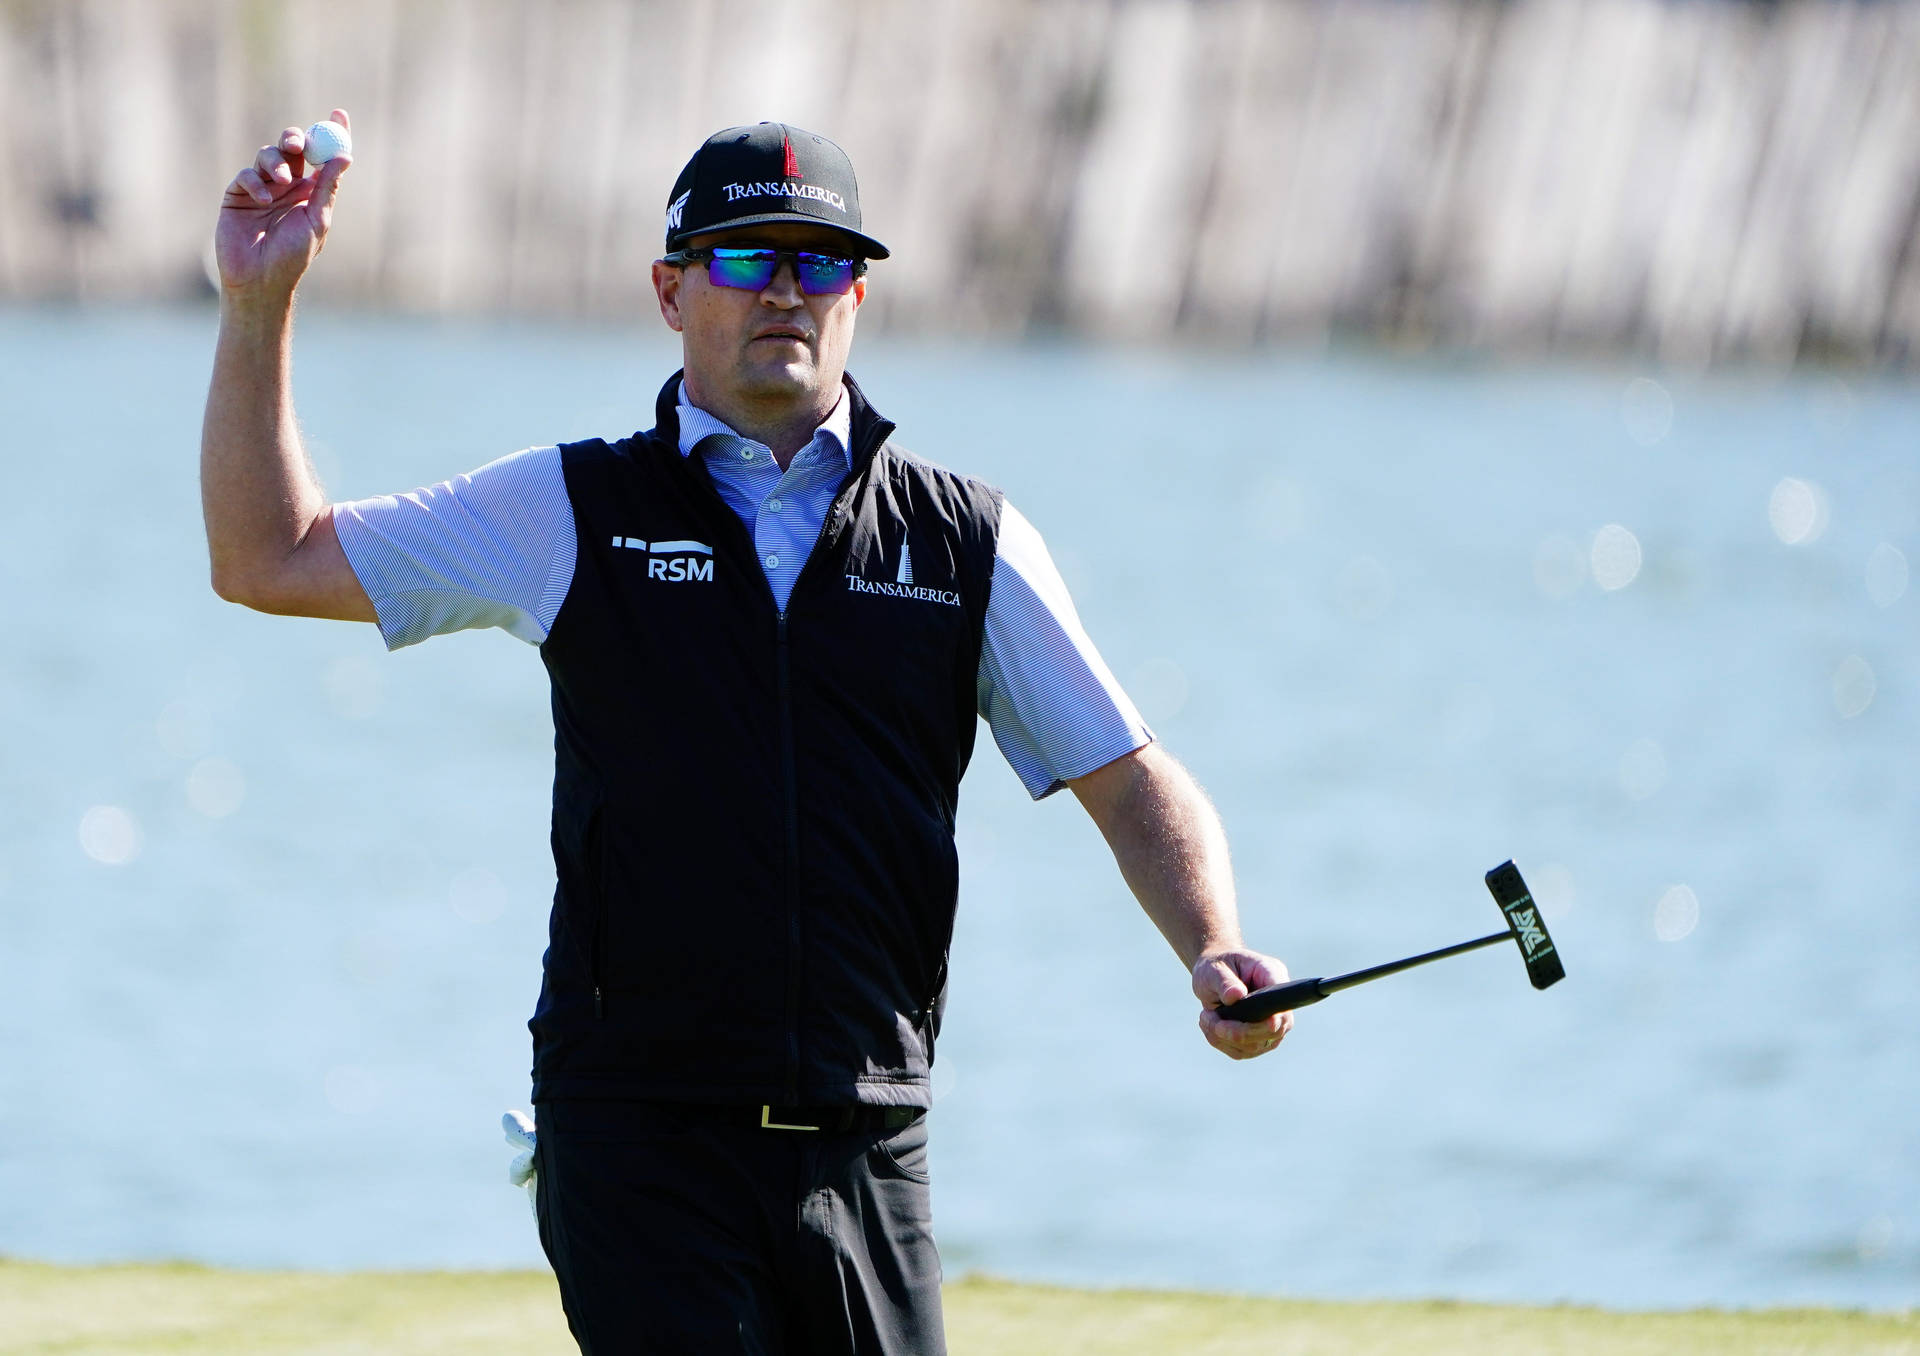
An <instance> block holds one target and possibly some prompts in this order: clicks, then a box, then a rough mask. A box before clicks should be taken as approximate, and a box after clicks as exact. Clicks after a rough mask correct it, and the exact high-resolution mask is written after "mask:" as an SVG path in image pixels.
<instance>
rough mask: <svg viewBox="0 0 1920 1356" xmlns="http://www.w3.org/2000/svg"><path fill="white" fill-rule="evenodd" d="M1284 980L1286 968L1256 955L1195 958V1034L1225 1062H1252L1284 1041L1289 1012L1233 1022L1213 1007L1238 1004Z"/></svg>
mask: <svg viewBox="0 0 1920 1356" xmlns="http://www.w3.org/2000/svg"><path fill="white" fill-rule="evenodd" d="M1287 977H1288V976H1287V967H1286V966H1284V965H1282V964H1281V963H1280V962H1279V961H1277V960H1275V959H1274V958H1273V957H1272V956H1263V955H1261V954H1260V953H1259V952H1258V951H1243V950H1238V949H1235V950H1231V951H1214V952H1209V953H1208V954H1206V955H1204V956H1202V957H1200V959H1199V960H1198V961H1196V962H1195V963H1194V967H1193V993H1194V997H1196V998H1198V999H1199V1000H1200V1031H1201V1034H1202V1035H1204V1036H1205V1037H1206V1038H1207V1042H1208V1044H1210V1045H1212V1046H1213V1048H1214V1049H1216V1050H1218V1051H1219V1052H1220V1053H1221V1054H1223V1055H1226V1056H1227V1057H1228V1058H1230V1059H1252V1058H1254V1057H1255V1056H1256V1055H1264V1054H1266V1053H1267V1051H1269V1050H1271V1049H1273V1048H1274V1047H1275V1046H1276V1045H1278V1044H1280V1042H1281V1041H1283V1040H1285V1039H1286V1036H1287V1033H1288V1032H1289V1031H1291V1030H1293V1014H1292V1013H1291V1012H1276V1013H1274V1014H1273V1016H1271V1017H1268V1018H1266V1019H1265V1020H1264V1021H1258V1022H1235V1021H1232V1020H1229V1019H1228V1018H1225V1017H1222V1016H1221V1015H1220V1014H1219V1013H1218V1012H1216V1011H1215V1009H1216V1008H1218V1007H1220V1006H1221V1005H1222V1004H1225V1003H1237V1002H1239V1001H1240V1000H1241V999H1242V998H1245V997H1246V996H1247V995H1248V994H1249V993H1251V992H1253V991H1254V990H1255V989H1264V988H1266V987H1267V986H1268V985H1269V984H1283V983H1285V982H1286V980H1287Z"/></svg>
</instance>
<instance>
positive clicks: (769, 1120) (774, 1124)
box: [760, 1104, 820, 1131]
mask: <svg viewBox="0 0 1920 1356" xmlns="http://www.w3.org/2000/svg"><path fill="white" fill-rule="evenodd" d="M760 1128H761V1129H762V1130H815V1131H817V1130H819V1128H820V1127H819V1126H817V1125H783V1124H782V1123H781V1122H779V1121H776V1120H774V1119H773V1107H772V1106H771V1105H770V1104H767V1105H762V1106H761V1108H760Z"/></svg>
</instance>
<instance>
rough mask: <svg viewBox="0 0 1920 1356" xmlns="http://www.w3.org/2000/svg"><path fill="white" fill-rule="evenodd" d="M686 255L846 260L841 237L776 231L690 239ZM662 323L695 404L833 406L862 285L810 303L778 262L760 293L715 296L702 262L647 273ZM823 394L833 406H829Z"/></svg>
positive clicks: (820, 231) (733, 291) (816, 230)
mask: <svg viewBox="0 0 1920 1356" xmlns="http://www.w3.org/2000/svg"><path fill="white" fill-rule="evenodd" d="M688 243H689V246H690V247H692V248H697V249H707V248H711V247H712V246H715V245H726V246H732V247H748V246H756V245H758V246H765V247H770V248H775V249H799V250H814V251H817V252H819V253H821V254H842V255H844V254H848V253H851V252H852V251H851V249H850V246H849V243H848V241H847V239H846V237H845V236H842V235H840V234H839V233H838V232H836V231H833V230H831V229H828V228H826V227H820V226H804V225H799V224H796V223H793V222H779V223H776V224H773V225H768V226H747V227H742V228H740V229H738V230H732V231H715V232H713V233H711V234H708V235H701V236H695V237H694V238H693V239H692V240H691V241H690V242H688ZM653 287H654V291H655V293H656V294H657V295H658V296H659V298H660V314H661V315H662V316H664V317H665V318H666V322H667V324H668V325H669V326H671V327H672V328H673V329H675V330H678V331H679V332H680V336H681V346H682V348H683V349H684V352H685V361H686V369H687V382H688V385H689V386H690V388H691V390H692V393H693V394H694V395H696V396H701V397H705V398H707V399H711V400H714V401H716V402H717V403H720V404H725V405H731V404H734V403H736V402H745V403H751V404H764V403H781V404H785V403H788V402H794V401H806V400H807V398H808V397H809V396H811V397H813V398H814V403H819V401H820V400H822V399H825V400H826V403H827V404H828V405H831V404H832V401H833V400H837V399H839V389H840V376H841V373H843V372H844V371H846V367H847V352H848V350H849V349H851V348H852V347H853V318H854V313H855V312H856V311H858V310H859V309H860V303H861V302H863V301H865V300H866V296H867V283H866V279H864V278H856V279H854V282H853V290H852V291H850V292H846V293H842V294H835V293H831V292H828V293H822V294H820V295H818V296H808V295H807V294H806V293H804V292H802V291H801V290H800V282H799V279H797V278H796V277H794V271H793V268H792V266H791V265H790V264H789V263H787V262H786V261H785V260H782V261H781V264H780V268H779V270H778V271H777V272H775V274H774V275H773V280H772V281H771V282H769V283H768V284H767V285H766V286H765V287H764V288H762V289H761V290H760V291H758V292H750V291H747V290H746V289H744V288H738V287H719V286H716V285H715V284H714V283H713V282H711V281H710V280H709V279H708V277H707V266H706V263H705V261H701V262H698V263H692V264H688V265H686V266H685V267H683V268H676V267H674V266H673V265H671V264H661V263H656V264H655V265H654V266H653ZM829 394H830V396H831V398H830V399H828V398H827V397H828V395H829Z"/></svg>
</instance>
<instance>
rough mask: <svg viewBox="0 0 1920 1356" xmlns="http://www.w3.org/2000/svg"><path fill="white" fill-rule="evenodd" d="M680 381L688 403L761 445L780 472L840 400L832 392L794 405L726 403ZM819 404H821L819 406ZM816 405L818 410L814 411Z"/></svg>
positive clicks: (688, 379)
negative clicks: (763, 444) (765, 447)
mask: <svg viewBox="0 0 1920 1356" xmlns="http://www.w3.org/2000/svg"><path fill="white" fill-rule="evenodd" d="M682 381H683V388H684V389H683V394H684V396H685V398H686V401H687V403H688V404H690V405H694V406H697V407H698V408H700V409H703V410H705V411H706V412H707V413H708V414H710V415H712V416H713V417H714V418H715V419H718V420H719V421H720V422H721V423H723V424H725V425H726V426H727V427H728V428H730V429H732V430H733V431H734V432H735V433H738V434H739V435H740V436H741V437H742V438H751V439H753V441H755V442H756V443H765V444H766V445H767V448H768V450H769V451H771V452H772V453H773V459H774V461H775V462H776V463H778V465H779V467H780V469H781V470H783V471H784V470H786V469H787V466H788V464H789V463H791V462H792V461H793V459H794V456H795V455H796V454H797V453H798V452H799V451H800V449H801V448H803V447H805V446H806V445H807V444H808V443H810V442H812V441H813V435H814V431H815V430H816V429H818V428H819V427H820V425H821V424H822V423H824V422H825V421H826V418H827V416H828V415H830V414H832V413H833V407H834V405H835V404H836V403H837V402H838V401H839V399H840V393H839V392H838V391H837V390H836V391H830V392H821V393H820V395H819V397H818V399H817V400H807V401H802V402H799V403H797V404H796V403H789V402H775V403H770V404H769V403H761V402H755V401H728V400H725V399H721V398H716V397H715V396H714V395H713V393H711V392H709V391H707V390H705V389H704V388H702V387H701V386H700V385H699V384H698V383H697V382H696V381H695V380H694V378H693V377H692V376H687V377H685V378H683V379H682ZM822 401H824V403H820V402H822ZM816 405H818V408H815V406H816Z"/></svg>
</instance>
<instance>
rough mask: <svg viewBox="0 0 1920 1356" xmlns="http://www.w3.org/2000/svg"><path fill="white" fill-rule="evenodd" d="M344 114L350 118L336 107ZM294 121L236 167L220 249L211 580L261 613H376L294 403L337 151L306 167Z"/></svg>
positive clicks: (210, 456) (207, 468) (209, 498)
mask: <svg viewBox="0 0 1920 1356" xmlns="http://www.w3.org/2000/svg"><path fill="white" fill-rule="evenodd" d="M332 116H333V120H334V121H335V122H338V123H340V124H341V125H342V126H345V125H346V122H347V115H346V113H345V111H343V110H341V109H337V108H336V109H334V110H333V115H332ZM305 140H306V136H305V133H304V132H302V131H301V130H300V129H299V128H297V127H289V128H287V130H286V131H284V132H282V133H281V134H280V139H279V141H278V142H277V143H276V144H275V145H272V146H263V147H261V148H260V154H259V155H258V156H256V157H255V159H254V163H253V164H252V165H250V166H249V167H247V168H246V169H243V170H241V171H240V173H239V174H237V175H235V176H234V178H233V182H232V183H230V184H228V185H227V191H226V194H225V196H224V197H223V198H222V199H221V202H220V218H219V224H218V225H217V226H216V228H215V231H214V254H215V258H216V259H217V261H218V264H219V270H220V337H219V340H218V341H217V344H216V346H215V349H214V358H213V383H212V386H211V388H210V389H209V390H208V392H207V414H206V421H205V423H204V424H203V425H202V428H201V434H200V498H201V506H202V509H203V511H204V512H205V515H206V524H207V549H208V553H209V555H210V556H211V558H212V565H213V589H214V592H216V593H218V594H219V595H220V596H221V597H222V598H225V599H227V600H228V601H230V602H236V603H244V604H245V605H246V606H248V607H251V608H255V609H257V610H259V611H262V612H278V613H284V614H289V615H295V616H304V617H335V618H339V619H341V620H345V621H373V620H375V616H374V610H373V604H372V603H371V602H370V601H368V598H367V595H366V591H365V590H364V589H363V588H361V586H360V581H359V579H358V578H357V577H356V576H355V575H354V572H353V568H352V567H351V566H350V565H349V564H348V563H347V557H346V553H345V552H344V551H342V550H341V549H340V541H339V538H338V537H337V536H335V534H334V530H333V515H332V512H331V510H330V509H329V508H328V507H327V502H326V498H325V496H324V494H323V493H322V492H321V489H320V485H319V482H318V481H317V480H316V479H315V478H314V474H313V468H312V466H311V464H310V463H309V462H308V460H307V454H306V449H305V448H304V447H302V446H301V443H300V427H299V424H298V422H297V421H296V419H295V418H294V412H293V296H294V289H295V288H296V287H297V286H298V285H299V282H300V278H301V276H302V275H303V274H304V273H305V272H306V270H307V265H308V264H310V263H311V262H312V261H313V258H314V256H315V255H317V254H318V253H319V252H320V247H321V246H322V245H323V244H324V243H325V241H326V235H327V230H328V228H329V226H330V225H331V224H332V220H333V200H334V195H335V193H336V192H337V191H338V188H339V182H340V176H341V174H342V173H344V172H345V170H346V168H347V165H348V164H349V163H350V160H349V157H347V156H341V157H339V158H337V159H334V160H331V161H329V162H327V163H326V164H325V165H322V166H320V167H318V172H317V173H312V172H307V166H306V161H305V157H304V151H305Z"/></svg>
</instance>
